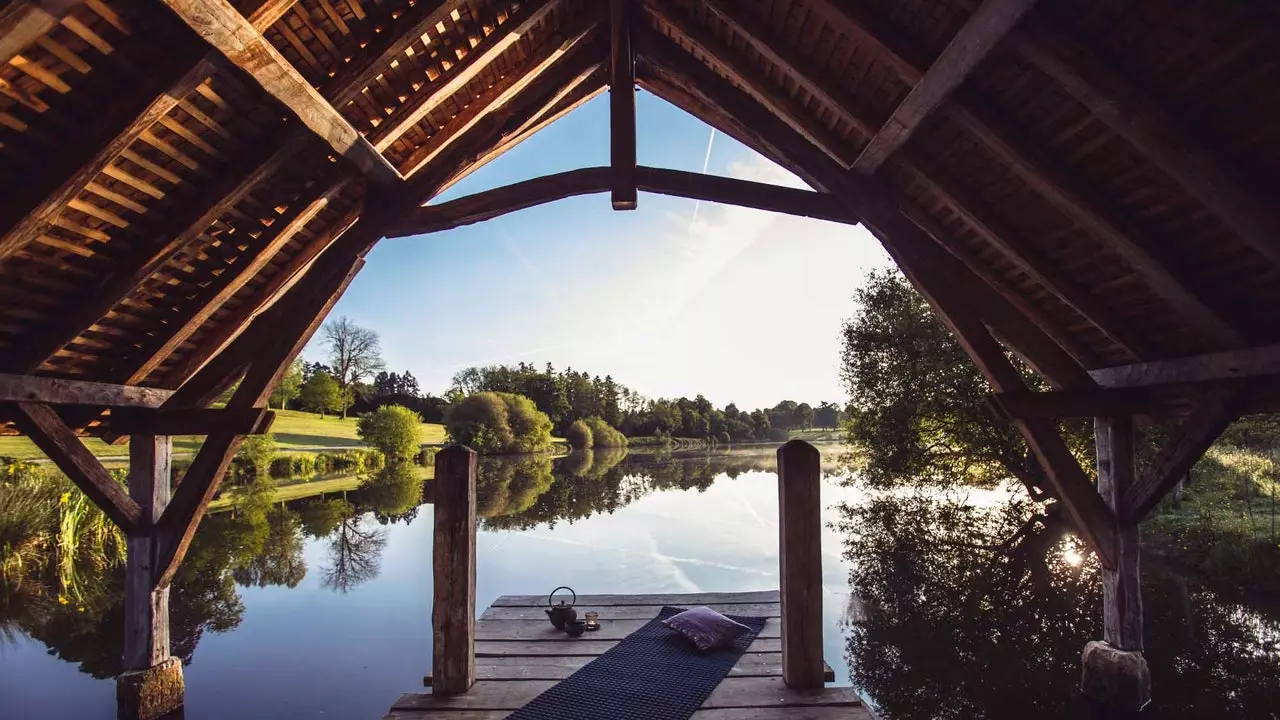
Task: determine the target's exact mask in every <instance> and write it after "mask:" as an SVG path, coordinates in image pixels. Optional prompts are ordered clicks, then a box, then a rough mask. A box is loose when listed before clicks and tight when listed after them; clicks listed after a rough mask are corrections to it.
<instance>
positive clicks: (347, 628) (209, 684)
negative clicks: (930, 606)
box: [0, 472, 855, 720]
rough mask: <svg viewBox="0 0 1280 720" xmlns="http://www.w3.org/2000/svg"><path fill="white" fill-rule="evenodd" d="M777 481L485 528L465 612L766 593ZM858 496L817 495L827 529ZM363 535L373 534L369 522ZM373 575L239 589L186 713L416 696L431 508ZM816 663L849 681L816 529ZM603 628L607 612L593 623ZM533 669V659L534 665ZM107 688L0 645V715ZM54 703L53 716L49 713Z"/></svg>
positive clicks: (59, 710) (201, 665)
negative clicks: (560, 594)
mask: <svg viewBox="0 0 1280 720" xmlns="http://www.w3.org/2000/svg"><path fill="white" fill-rule="evenodd" d="M777 493H778V489H777V481H776V475H774V474H773V473H763V472H747V473H743V474H742V475H740V476H738V477H737V478H736V479H733V480H730V479H729V478H727V477H726V476H723V475H722V476H720V477H719V478H718V479H717V482H716V483H715V484H714V485H712V486H711V487H709V488H708V489H707V490H705V491H703V492H699V491H697V490H688V491H685V490H667V491H660V492H654V493H652V494H650V495H647V496H645V497H643V498H641V499H640V500H638V501H636V502H634V503H632V504H631V505H629V506H627V507H624V508H620V509H619V510H617V511H616V512H615V513H614V514H613V515H604V516H595V517H591V518H588V519H586V520H579V521H577V522H575V523H573V524H569V523H568V522H563V521H561V522H558V523H557V524H556V526H555V528H554V529H550V528H548V527H547V526H546V525H541V526H538V527H537V528H534V529H533V530H530V531H528V532H482V533H481V534H480V541H479V552H478V564H479V567H478V573H477V574H478V577H477V589H478V594H479V597H478V601H477V612H479V611H482V610H483V609H484V608H485V607H487V606H488V605H489V604H490V603H491V602H492V601H493V600H494V599H495V598H497V597H498V596H499V595H506V594H538V593H543V592H549V591H550V590H551V589H552V588H554V587H555V586H557V585H569V586H572V587H573V588H574V589H576V590H577V591H578V592H580V593H602V592H608V593H657V592H700V591H705V592H711V591H725V592H728V591H738V590H762V589H776V588H777V587H778V524H777V523H778V497H777ZM854 497H855V491H852V490H849V489H846V488H841V487H839V486H838V485H837V484H835V482H834V481H830V482H828V483H826V484H825V486H824V489H823V504H824V507H825V508H826V509H825V511H824V523H830V522H834V521H835V520H836V519H837V513H836V512H835V511H834V510H833V509H832V506H833V505H834V504H835V503H838V502H840V501H845V500H850V499H853V498H854ZM364 523H365V526H366V527H377V524H376V522H375V521H374V520H373V519H372V518H371V517H366V518H365V520H364ZM385 529H386V531H387V535H388V543H387V546H386V549H385V551H384V553H383V556H382V563H381V571H380V573H379V574H378V576H377V577H376V578H375V579H373V580H371V581H369V582H367V583H365V584H363V585H360V586H358V587H356V588H355V589H353V590H352V591H351V592H350V593H348V594H346V595H343V594H339V593H334V592H332V591H330V590H328V589H326V588H324V587H322V586H321V577H322V575H323V573H322V570H323V568H324V567H325V566H326V564H327V563H328V562H329V550H328V541H327V540H325V539H320V540H309V541H308V542H307V543H306V547H305V550H304V557H305V560H306V564H307V575H306V578H305V579H304V580H303V581H302V583H301V584H299V585H298V587H296V588H294V589H292V590H291V589H288V588H284V587H267V588H257V587H240V588H237V592H238V593H239V595H240V597H241V599H242V600H243V602H244V605H245V613H244V620H243V622H242V623H241V624H240V626H239V627H237V628H236V629H235V630H233V631H231V632H228V633H223V634H216V633H210V634H206V635H204V637H203V638H202V639H201V640H200V643H199V645H198V647H197V648H196V651H195V658H194V662H193V663H192V665H190V666H188V667H187V668H185V673H186V681H187V706H186V717H187V718H188V720H201V719H203V718H223V717H237V718H257V717H262V718H267V717H273V718H274V717H282V716H288V717H342V718H347V717H352V718H354V717H370V718H373V717H381V715H382V714H383V713H385V711H386V709H387V707H389V706H390V704H391V702H392V701H394V700H395V698H396V697H398V696H399V694H401V693H405V692H415V691H419V692H420V691H421V688H422V676H423V674H425V673H426V672H427V671H428V670H429V669H430V665H431V533H432V523H431V507H430V506H424V507H423V508H421V511H420V513H419V515H418V517H417V518H416V519H415V520H414V521H413V522H412V523H411V524H409V525H405V524H403V523H401V524H395V525H389V526H387V527H386V528H385ZM823 550H824V557H823V572H824V576H825V577H824V581H825V586H826V590H827V594H826V598H825V601H824V614H825V618H824V628H825V631H824V638H825V641H826V651H825V655H826V659H827V661H828V662H829V663H830V664H831V665H832V667H833V668H835V670H836V677H837V678H838V679H840V680H841V681H843V682H845V683H847V681H848V676H849V674H848V671H847V669H846V668H845V667H844V662H845V661H844V651H843V641H842V639H841V636H840V631H839V618H840V617H841V615H842V613H843V609H844V608H845V607H846V606H847V604H848V577H847V569H846V568H845V567H844V566H843V564H842V562H841V559H840V552H841V540H840V538H839V536H838V535H837V534H836V532H835V531H834V530H833V529H831V528H829V527H827V528H824V533H823ZM603 615H604V619H607V613H603ZM532 662H536V659H533V660H532ZM114 698H115V684H114V682H113V681H111V680H94V679H93V678H91V677H89V676H88V675H85V674H82V673H80V672H79V671H78V670H77V669H76V667H75V666H74V665H72V664H69V663H66V662H63V661H61V660H58V659H57V658H54V657H50V656H49V655H47V654H46V652H45V648H44V646H43V645H42V644H40V643H37V642H32V641H30V640H27V639H25V638H21V637H20V638H19V639H17V640H16V642H14V643H7V644H3V645H0V718H10V717H15V718H16V717H26V716H30V715H32V714H33V713H36V712H37V711H39V713H40V716H41V717H44V718H58V717H67V718H77V720H88V719H91V718H103V719H104V720H105V719H107V718H114V717H115V699H114ZM51 707H52V711H50V708H51Z"/></svg>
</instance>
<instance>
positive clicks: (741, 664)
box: [386, 591, 873, 720]
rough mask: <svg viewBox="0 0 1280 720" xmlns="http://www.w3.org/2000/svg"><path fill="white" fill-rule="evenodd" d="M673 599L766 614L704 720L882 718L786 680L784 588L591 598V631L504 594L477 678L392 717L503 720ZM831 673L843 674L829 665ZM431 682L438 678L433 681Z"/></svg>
mask: <svg viewBox="0 0 1280 720" xmlns="http://www.w3.org/2000/svg"><path fill="white" fill-rule="evenodd" d="M664 605H671V606H673V607H695V606H698V605H705V606H707V607H711V608H714V609H716V610H717V611H719V612H723V613H727V614H731V615H734V614H736V615H751V616H756V617H766V618H769V621H768V622H766V623H765V627H764V630H763V631H762V632H761V635H760V636H759V637H757V639H756V640H755V641H754V642H753V643H752V644H751V645H750V647H748V649H747V652H746V653H744V654H743V656H742V658H741V660H739V661H738V663H737V665H735V666H734V667H733V669H732V670H731V671H730V672H729V675H728V676H727V677H726V678H725V679H724V681H722V682H721V683H720V686H719V687H717V688H716V689H715V691H714V692H712V693H711V695H710V696H709V697H708V698H707V700H706V702H705V703H703V705H702V708H700V709H699V710H698V711H697V712H696V713H694V715H693V718H694V720H775V719H777V720H780V719H781V718H787V719H788V720H834V719H835V718H841V719H843V720H860V719H861V718H871V717H873V716H872V715H871V714H870V713H869V712H868V711H867V710H866V708H864V707H863V706H862V703H861V701H860V699H859V698H858V695H857V693H856V692H855V691H854V690H853V689H852V688H847V687H846V688H838V687H832V688H820V689H814V690H792V689H790V688H788V687H787V686H786V685H785V684H784V683H783V681H782V645H781V641H780V640H779V638H778V633H779V629H780V623H779V622H778V618H779V616H780V615H781V609H782V608H781V605H780V601H779V595H778V592H777V591H765V592H746V593H692V594H655V595H581V596H579V598H578V603H577V605H576V609H577V610H578V613H579V616H580V617H581V615H582V614H583V613H585V612H588V611H591V610H595V611H596V612H599V613H600V623H601V626H602V627H601V629H600V630H599V631H598V632H593V633H589V634H587V635H585V636H583V637H581V638H571V637H569V636H567V635H565V634H564V633H562V632H559V631H556V630H554V629H553V628H552V627H551V626H550V624H549V623H548V622H547V619H546V614H545V613H543V610H544V609H545V608H546V607H547V598H546V596H537V595H507V596H503V597H500V598H498V599H497V600H496V601H494V603H493V605H491V606H490V607H489V608H487V609H486V610H485V611H484V613H482V614H481V616H480V619H479V620H477V621H476V645H475V651H476V684H475V685H474V686H473V687H472V688H471V689H470V690H469V691H467V692H466V693H463V694H460V695H449V696H438V695H432V694H430V693H410V694H406V695H403V696H401V697H400V699H399V700H397V701H396V702H395V704H394V705H393V706H392V707H391V710H390V712H389V713H388V714H387V715H386V720H497V719H498V718H505V717H507V715H509V714H510V713H511V712H512V711H514V710H516V709H518V708H520V707H522V706H523V705H525V704H526V703H528V702H529V701H530V700H532V699H533V698H535V697H537V696H538V695H539V694H541V693H542V692H544V691H546V690H547V689H548V688H550V687H552V686H554V685H555V684H556V683H557V682H559V681H560V680H563V679H565V678H567V677H569V676H570V675H571V674H573V673H574V672H576V671H577V670H578V669H580V668H582V667H584V666H585V665H586V664H587V663H589V662H591V661H592V660H594V659H595V658H596V657H597V656H599V655H601V654H603V653H605V652H606V651H608V650H609V649H610V648H612V647H614V646H615V645H617V644H618V642H620V641H621V639H622V638H624V637H626V636H627V635H628V634H630V633H631V632H633V631H635V630H636V629H638V628H640V627H641V626H642V625H644V624H645V623H646V622H648V621H649V620H650V619H651V618H653V617H654V616H656V615H657V614H658V611H659V610H661V609H662V607H663V606H664ZM825 679H826V681H828V682H830V681H832V680H833V679H834V673H833V672H832V670H831V668H830V667H829V666H827V667H826V668H825ZM424 681H425V683H426V684H427V685H428V686H430V684H431V677H430V676H429V675H428V676H427V677H426V678H424Z"/></svg>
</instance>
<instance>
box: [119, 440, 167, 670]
mask: <svg viewBox="0 0 1280 720" xmlns="http://www.w3.org/2000/svg"><path fill="white" fill-rule="evenodd" d="M172 459H173V438H171V437H169V436H166V435H135V436H134V437H133V438H131V440H130V443H129V497H131V498H133V500H134V501H135V502H137V503H138V507H140V508H141V510H142V519H143V523H144V525H145V526H146V527H147V528H148V532H146V533H142V534H135V535H130V536H129V537H128V541H127V559H126V562H125V593H124V610H125V616H124V667H125V669H126V670H145V669H147V668H149V667H152V666H153V665H158V664H160V663H161V662H164V661H165V660H166V659H168V657H169V588H167V587H161V588H157V587H156V586H155V573H156V566H155V562H156V548H155V543H156V535H155V533H154V532H152V531H151V528H153V527H154V525H155V523H156V522H157V521H158V520H159V519H160V516H161V514H162V513H163V512H164V508H165V506H166V505H167V504H168V503H169V476H170V469H171V464H172Z"/></svg>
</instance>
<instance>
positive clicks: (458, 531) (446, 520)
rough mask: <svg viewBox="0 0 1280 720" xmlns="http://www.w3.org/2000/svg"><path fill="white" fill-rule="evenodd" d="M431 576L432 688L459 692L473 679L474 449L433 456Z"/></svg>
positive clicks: (453, 448) (452, 448)
mask: <svg viewBox="0 0 1280 720" xmlns="http://www.w3.org/2000/svg"><path fill="white" fill-rule="evenodd" d="M436 471H437V472H438V473H439V475H438V476H437V478H436V480H435V484H436V499H435V504H434V509H435V527H434V534H433V537H434V540H433V542H432V558H431V575H432V578H433V582H432V597H433V602H432V606H431V634H432V639H433V641H432V643H431V645H432V649H431V692H432V694H437V693H439V694H450V695H453V694H458V693H465V692H466V691H467V690H469V689H471V686H472V685H474V684H475V682H476V451H475V450H472V449H471V448H469V447H466V446H464V445H452V446H450V447H447V448H445V449H444V450H441V451H440V453H439V454H438V455H436Z"/></svg>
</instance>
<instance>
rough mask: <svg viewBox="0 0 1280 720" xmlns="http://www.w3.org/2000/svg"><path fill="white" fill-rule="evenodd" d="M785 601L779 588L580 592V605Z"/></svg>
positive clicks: (526, 600) (514, 601)
mask: <svg viewBox="0 0 1280 720" xmlns="http://www.w3.org/2000/svg"><path fill="white" fill-rule="evenodd" d="M778 602H782V599H781V595H780V594H779V593H778V591H777V590H751V591H747V592H711V593H655V594H651V595H613V594H606V595H579V596H578V605H579V606H582V605H600V606H602V607H607V606H610V605H658V606H662V605H672V606H680V607H691V606H694V605H716V604H725V603H778ZM546 606H547V596H546V595H503V596H502V597H500V598H498V599H497V600H494V601H493V607H546Z"/></svg>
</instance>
